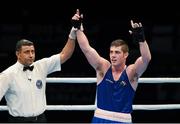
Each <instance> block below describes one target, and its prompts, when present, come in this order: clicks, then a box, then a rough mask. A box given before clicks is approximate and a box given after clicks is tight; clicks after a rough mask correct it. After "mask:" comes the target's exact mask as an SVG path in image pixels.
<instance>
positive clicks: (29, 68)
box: [23, 65, 34, 71]
mask: <svg viewBox="0 0 180 124" xmlns="http://www.w3.org/2000/svg"><path fill="white" fill-rule="evenodd" d="M33 68H34V66H33V65H32V66H24V68H23V71H26V70H30V71H32V70H33Z"/></svg>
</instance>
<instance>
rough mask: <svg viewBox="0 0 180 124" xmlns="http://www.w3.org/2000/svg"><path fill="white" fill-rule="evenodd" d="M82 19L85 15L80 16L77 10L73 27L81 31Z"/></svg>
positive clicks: (72, 20) (73, 18)
mask: <svg viewBox="0 0 180 124" xmlns="http://www.w3.org/2000/svg"><path fill="white" fill-rule="evenodd" d="M82 19H83V15H82V14H81V15H80V12H79V9H77V10H76V14H75V15H74V16H73V17H72V19H71V23H72V27H74V28H76V29H81V25H82Z"/></svg>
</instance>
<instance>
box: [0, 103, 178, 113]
mask: <svg viewBox="0 0 180 124" xmlns="http://www.w3.org/2000/svg"><path fill="white" fill-rule="evenodd" d="M95 109H96V105H47V108H46V110H73V111H74V110H78V111H80V110H81V111H89V110H95ZM172 109H180V104H163V105H133V110H172ZM7 110H8V107H7V106H0V111H7Z"/></svg>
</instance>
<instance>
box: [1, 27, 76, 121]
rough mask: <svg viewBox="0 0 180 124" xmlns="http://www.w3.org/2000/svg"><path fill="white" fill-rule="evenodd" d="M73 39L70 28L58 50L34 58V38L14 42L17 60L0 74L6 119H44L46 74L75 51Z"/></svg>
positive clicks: (56, 68) (73, 35)
mask: <svg viewBox="0 0 180 124" xmlns="http://www.w3.org/2000/svg"><path fill="white" fill-rule="evenodd" d="M75 40H76V35H75V29H74V28H72V29H71V31H70V34H69V38H68V40H67V43H66V45H65V46H64V48H63V49H62V51H61V52H60V53H58V54H55V55H52V56H50V57H48V58H43V59H41V60H38V61H35V62H34V60H35V47H34V44H33V42H31V41H29V40H26V39H22V40H20V41H18V42H17V44H16V56H17V62H16V63H15V64H14V65H12V66H10V67H9V68H7V69H6V70H4V71H3V72H2V73H1V74H0V100H1V99H2V97H3V96H5V100H6V103H7V106H8V112H9V117H8V121H9V122H23V123H26V122H27V123H29V122H47V120H46V117H45V114H44V112H45V110H46V94H45V90H46V78H47V75H48V74H50V73H52V72H55V71H60V70H61V64H63V63H64V62H66V61H67V60H68V59H69V58H70V57H71V55H72V54H73V52H74V48H75Z"/></svg>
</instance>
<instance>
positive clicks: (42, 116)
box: [8, 113, 47, 123]
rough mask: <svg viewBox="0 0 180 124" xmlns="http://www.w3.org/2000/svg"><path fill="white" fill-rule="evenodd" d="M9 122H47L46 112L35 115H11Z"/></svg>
mask: <svg viewBox="0 0 180 124" xmlns="http://www.w3.org/2000/svg"><path fill="white" fill-rule="evenodd" d="M8 122H10V123H46V122H47V120H46V115H45V114H44V113H42V114H40V115H38V116H33V117H13V116H12V115H9V117H8Z"/></svg>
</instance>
